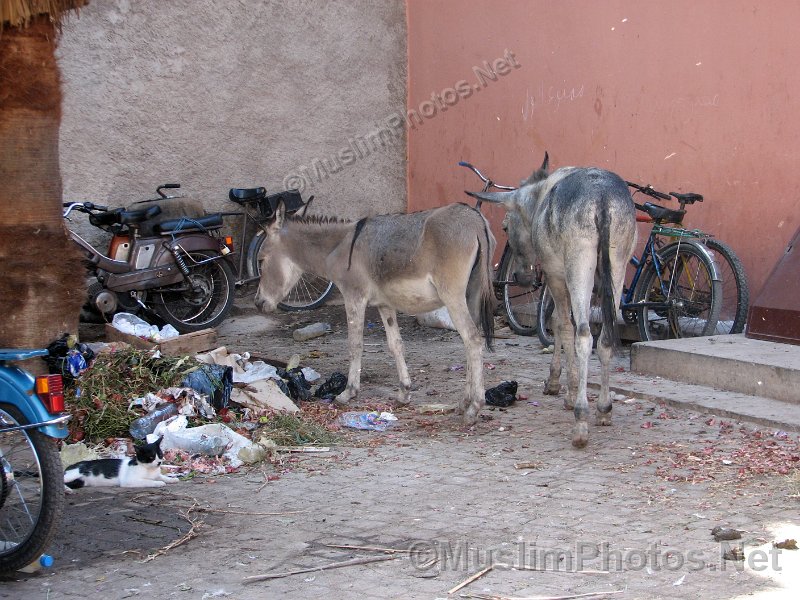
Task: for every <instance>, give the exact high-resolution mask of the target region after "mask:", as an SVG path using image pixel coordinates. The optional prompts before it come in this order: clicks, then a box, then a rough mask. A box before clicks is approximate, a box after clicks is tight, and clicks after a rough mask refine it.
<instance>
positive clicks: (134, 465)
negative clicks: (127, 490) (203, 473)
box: [64, 438, 178, 490]
mask: <svg viewBox="0 0 800 600" xmlns="http://www.w3.org/2000/svg"><path fill="white" fill-rule="evenodd" d="M163 460H164V455H163V454H162V452H161V438H158V439H157V440H156V441H155V442H150V443H149V444H144V445H142V446H137V447H136V458H98V459H95V460H82V461H81V462H79V463H75V464H74V465H70V466H69V467H67V468H66V469H65V471H64V485H66V486H67V487H68V488H71V489H73V490H76V489H78V488H82V487H98V486H119V487H162V486H165V485H166V484H168V483H177V482H178V479H177V478H175V477H168V476H166V475H163V474H162V473H161V463H162V462H163Z"/></svg>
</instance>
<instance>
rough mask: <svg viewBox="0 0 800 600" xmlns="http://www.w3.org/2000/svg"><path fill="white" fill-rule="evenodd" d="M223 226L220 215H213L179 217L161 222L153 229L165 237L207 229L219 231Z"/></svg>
mask: <svg viewBox="0 0 800 600" xmlns="http://www.w3.org/2000/svg"><path fill="white" fill-rule="evenodd" d="M222 225H223V220H222V215H221V214H219V213H214V214H213V215H206V216H204V217H195V218H190V217H181V218H180V219H170V220H169V221H162V222H161V223H158V224H157V225H155V226H154V227H153V229H154V231H155V233H157V234H160V235H167V234H170V233H183V232H188V231H207V230H209V229H219V228H220V227H222Z"/></svg>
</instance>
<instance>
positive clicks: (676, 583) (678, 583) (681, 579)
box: [672, 573, 687, 585]
mask: <svg viewBox="0 0 800 600" xmlns="http://www.w3.org/2000/svg"><path fill="white" fill-rule="evenodd" d="M686 575H687V574H686V573H684V574H683V575H681V576H680V577H678V579H676V580H675V581H674V582H673V583H672V585H683V582H684V580H685V579H686Z"/></svg>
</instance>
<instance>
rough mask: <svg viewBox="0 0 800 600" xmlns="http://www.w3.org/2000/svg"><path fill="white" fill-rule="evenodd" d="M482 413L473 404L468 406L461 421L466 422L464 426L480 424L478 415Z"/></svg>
mask: <svg viewBox="0 0 800 600" xmlns="http://www.w3.org/2000/svg"><path fill="white" fill-rule="evenodd" d="M479 412H480V408H475V406H473V405H472V404H470V405H469V406H467V408H466V409H465V410H464V415H463V416H462V417H461V420H462V421H463V422H464V425H475V423H477V422H478V413H479Z"/></svg>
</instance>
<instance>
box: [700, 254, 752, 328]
mask: <svg viewBox="0 0 800 600" xmlns="http://www.w3.org/2000/svg"><path fill="white" fill-rule="evenodd" d="M704 243H705V245H706V246H707V247H708V250H709V252H710V253H711V256H712V257H713V258H714V262H716V263H717V271H718V272H719V275H720V277H721V278H722V306H721V308H720V312H719V321H718V322H717V328H716V330H715V332H714V333H717V334H728V333H742V331H744V324H745V321H746V320H747V309H748V308H749V307H750V288H749V287H748V285H747V276H746V275H745V273H744V266H742V261H740V260H739V257H738V256H736V253H734V251H733V250H732V249H731V247H730V246H728V244H726V243H725V242H721V241H720V240H717V239H714V238H709V239H707V240H706V241H705V242H704Z"/></svg>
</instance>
